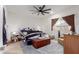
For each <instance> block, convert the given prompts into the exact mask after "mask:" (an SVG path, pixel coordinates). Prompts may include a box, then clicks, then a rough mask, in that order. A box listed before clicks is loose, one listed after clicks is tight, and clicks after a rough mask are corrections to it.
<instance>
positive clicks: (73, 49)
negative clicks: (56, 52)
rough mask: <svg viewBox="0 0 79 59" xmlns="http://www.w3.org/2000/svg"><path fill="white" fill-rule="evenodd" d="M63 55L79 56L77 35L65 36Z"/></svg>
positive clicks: (78, 37) (78, 38)
mask: <svg viewBox="0 0 79 59" xmlns="http://www.w3.org/2000/svg"><path fill="white" fill-rule="evenodd" d="M64 53H65V54H79V36H78V35H65V38H64Z"/></svg>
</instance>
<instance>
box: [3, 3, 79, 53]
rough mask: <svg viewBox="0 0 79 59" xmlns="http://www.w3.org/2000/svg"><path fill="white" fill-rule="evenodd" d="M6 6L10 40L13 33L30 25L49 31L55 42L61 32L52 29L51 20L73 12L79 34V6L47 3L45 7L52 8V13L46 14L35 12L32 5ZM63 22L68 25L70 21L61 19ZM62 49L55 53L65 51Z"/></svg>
mask: <svg viewBox="0 0 79 59" xmlns="http://www.w3.org/2000/svg"><path fill="white" fill-rule="evenodd" d="M40 6H41V7H42V5H40ZM4 7H5V13H6V24H7V25H6V31H7V39H8V41H9V40H11V35H12V33H13V34H16V33H17V32H18V31H19V30H20V29H22V28H28V27H29V28H31V29H34V30H40V31H42V32H44V33H47V34H48V35H49V36H50V37H51V38H53V37H54V41H55V42H58V35H59V34H58V31H56V30H55V31H53V30H51V29H52V28H51V24H52V23H51V20H52V19H55V18H59V19H60V20H61V19H62V17H66V16H70V15H72V14H74V15H75V16H74V19H75V22H74V23H75V26H74V29H75V33H76V34H79V31H78V30H79V23H78V16H79V14H78V10H79V6H72V5H66V6H65V5H62V6H61V5H46V7H45V9H48V8H51V11H49V12H50V14H45V15H42V14H40V15H38V14H37V13H35V12H33V11H32V10H35V8H33V6H32V5H5V6H4ZM37 7H39V6H37ZM62 20H63V19H62ZM61 22H63V23H62V24H63V26H66V25H67V26H69V25H68V23H66V22H65V21H61ZM57 23H60V21H57ZM64 24H65V25H64ZM60 27H61V26H60ZM69 27H70V26H69ZM57 30H58V28H57ZM63 30H67V28H66V29H63ZM63 30H61V31H63ZM68 31H69V30H68ZM69 33H70V32H69ZM63 34H65V33H64V32H63ZM71 34H72V33H71ZM61 35H62V34H61V33H60V36H61ZM45 47H46V46H45ZM60 47H61V48H60V49H61V50H62V51H63V48H62V46H60ZM58 48H59V47H58ZM58 48H57V49H58ZM50 49H51V48H50ZM60 49H58V50H60ZM41 50H42V49H41ZM41 50H40V51H41ZM62 51H58V52H57V51H55V52H53V53H63V52H62ZM48 52H49V53H51V52H50V51H48ZM43 53H47V52H45V51H43Z"/></svg>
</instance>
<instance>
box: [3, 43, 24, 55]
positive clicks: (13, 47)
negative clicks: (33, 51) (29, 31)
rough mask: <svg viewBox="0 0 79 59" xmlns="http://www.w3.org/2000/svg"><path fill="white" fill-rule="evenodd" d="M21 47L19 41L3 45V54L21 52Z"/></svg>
mask: <svg viewBox="0 0 79 59" xmlns="http://www.w3.org/2000/svg"><path fill="white" fill-rule="evenodd" d="M22 53H23V52H22V48H21V46H20V42H15V43H12V44H9V45H8V46H6V47H5V51H4V54H22Z"/></svg>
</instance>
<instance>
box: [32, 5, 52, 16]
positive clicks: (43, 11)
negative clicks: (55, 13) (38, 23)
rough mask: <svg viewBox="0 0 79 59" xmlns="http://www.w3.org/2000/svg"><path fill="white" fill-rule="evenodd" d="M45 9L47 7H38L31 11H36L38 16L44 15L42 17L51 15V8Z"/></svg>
mask: <svg viewBox="0 0 79 59" xmlns="http://www.w3.org/2000/svg"><path fill="white" fill-rule="evenodd" d="M45 7H46V6H45V5H42V6H38V7H36V6H33V8H35V10H31V11H34V12H35V13H36V14H37V15H39V14H42V15H45V14H49V13H50V12H49V11H50V10H51V8H49V9H45ZM32 14H33V13H32Z"/></svg>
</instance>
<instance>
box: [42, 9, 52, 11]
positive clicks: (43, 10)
mask: <svg viewBox="0 0 79 59" xmlns="http://www.w3.org/2000/svg"><path fill="white" fill-rule="evenodd" d="M49 10H51V9H46V10H43V11H49Z"/></svg>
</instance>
